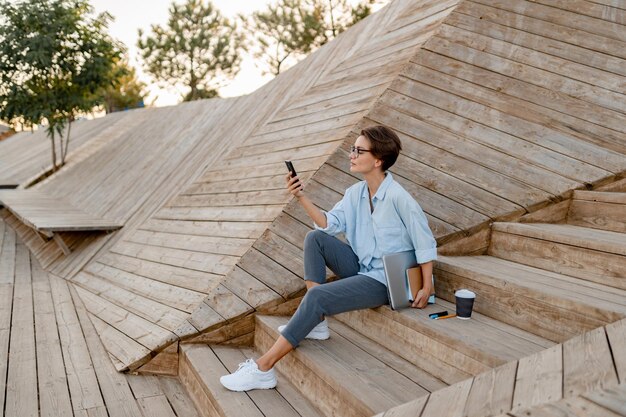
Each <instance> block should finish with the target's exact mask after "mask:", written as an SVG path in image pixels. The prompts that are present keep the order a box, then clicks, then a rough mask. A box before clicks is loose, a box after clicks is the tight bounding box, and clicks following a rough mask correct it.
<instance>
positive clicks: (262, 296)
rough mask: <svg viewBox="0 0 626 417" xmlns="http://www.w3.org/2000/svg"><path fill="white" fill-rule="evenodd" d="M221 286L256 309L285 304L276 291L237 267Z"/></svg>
mask: <svg viewBox="0 0 626 417" xmlns="http://www.w3.org/2000/svg"><path fill="white" fill-rule="evenodd" d="M221 285H223V286H224V287H226V288H228V289H229V290H230V291H232V292H233V294H235V295H237V297H239V298H241V299H242V300H243V301H245V302H246V303H247V304H248V305H250V306H251V307H253V308H255V309H263V308H267V307H269V306H273V305H276V304H279V303H282V302H284V300H285V299H284V298H283V297H281V296H280V295H279V294H278V293H276V292H275V291H274V290H272V289H271V288H269V287H268V286H267V285H265V284H264V283H263V282H261V281H259V280H258V279H256V278H255V277H254V276H253V275H250V274H249V273H247V272H246V271H244V270H243V269H241V268H240V267H239V266H236V267H235V268H234V269H233V270H232V271H231V273H230V274H228V275H227V276H226V278H225V279H224V280H223V281H222V283H221Z"/></svg>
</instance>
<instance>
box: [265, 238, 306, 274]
mask: <svg viewBox="0 0 626 417" xmlns="http://www.w3.org/2000/svg"><path fill="white" fill-rule="evenodd" d="M254 248H256V249H257V250H258V251H259V252H261V253H263V254H264V255H266V256H268V257H269V258H272V259H273V260H275V261H276V262H278V263H279V264H281V265H282V266H284V267H285V268H287V269H288V270H289V271H291V272H292V273H294V274H296V275H297V276H299V277H301V278H304V258H303V256H304V252H303V251H302V249H300V248H298V247H297V246H295V245H293V244H291V243H289V242H288V241H286V240H285V239H283V238H281V237H280V236H278V235H277V234H275V233H273V232H272V231H270V230H266V231H265V233H263V235H262V236H261V237H260V238H259V239H258V240H257V241H256V242H255V243H254Z"/></svg>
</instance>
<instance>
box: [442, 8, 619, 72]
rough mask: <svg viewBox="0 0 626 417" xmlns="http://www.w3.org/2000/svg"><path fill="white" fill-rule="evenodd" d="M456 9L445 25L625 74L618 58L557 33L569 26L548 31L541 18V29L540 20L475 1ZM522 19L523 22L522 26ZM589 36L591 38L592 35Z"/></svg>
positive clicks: (545, 23) (546, 23)
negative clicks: (539, 28)
mask: <svg viewBox="0 0 626 417" xmlns="http://www.w3.org/2000/svg"><path fill="white" fill-rule="evenodd" d="M456 12H457V13H453V14H452V15H451V16H450V17H449V18H448V19H447V20H446V24H449V25H453V26H456V27H459V28H463V29H466V30H470V31H472V32H477V33H481V34H483V35H486V36H490V37H492V38H496V39H499V40H503V41H506V42H509V43H513V44H519V45H522V46H526V47H528V48H530V49H533V50H536V51H540V52H544V53H547V54H550V55H554V56H558V57H560V58H564V59H568V60H570V61H574V62H578V63H582V64H584V63H587V64H588V65H589V66H592V67H594V68H598V69H602V70H604V71H609V72H613V73H616V74H621V75H626V72H625V70H624V68H620V67H621V65H620V62H621V60H620V59H619V58H618V57H616V56H610V55H608V54H602V53H598V52H596V51H594V50H592V49H590V48H589V47H586V48H583V47H582V45H581V43H579V42H578V43H577V42H576V41H575V40H572V39H571V38H570V37H568V36H559V35H560V34H561V33H562V32H563V31H565V30H567V29H568V28H564V27H561V28H560V29H561V30H560V31H557V30H553V31H550V30H549V27H550V26H552V27H554V25H551V24H550V23H548V22H545V21H543V22H541V23H543V26H544V29H543V31H542V30H537V29H536V28H535V27H536V26H538V23H539V22H540V21H538V20H536V19H533V18H531V17H529V16H521V15H515V14H513V13H509V12H507V11H505V10H500V9H496V8H493V7H489V6H486V5H482V4H477V3H465V4H462V5H460V6H459V7H458V8H457V9H456ZM524 21H525V22H526V25H524V26H522V25H523V22H524ZM546 27H547V28H548V30H546ZM519 30H523V31H525V32H526V35H525V36H522V37H519V38H518V36H519V35H520V33H519ZM589 35H590V37H592V35H591V34H589ZM605 39H606V38H605ZM607 43H608V42H607ZM609 47H610V46H609ZM616 52H617V51H616ZM618 53H619V52H618Z"/></svg>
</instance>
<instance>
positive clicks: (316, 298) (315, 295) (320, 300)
mask: <svg viewBox="0 0 626 417" xmlns="http://www.w3.org/2000/svg"><path fill="white" fill-rule="evenodd" d="M324 293H325V291H324V289H323V288H322V286H321V285H316V286H314V287H312V288H310V289H309V290H307V292H306V294H305V295H304V298H303V299H302V302H303V303H306V304H307V306H308V307H310V308H313V309H314V310H319V309H322V308H323V305H324V298H325V296H324Z"/></svg>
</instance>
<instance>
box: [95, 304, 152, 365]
mask: <svg viewBox="0 0 626 417" xmlns="http://www.w3.org/2000/svg"><path fill="white" fill-rule="evenodd" d="M88 318H89V320H90V321H91V323H92V324H93V326H94V328H95V329H96V332H97V333H98V336H99V337H100V340H101V343H102V344H103V346H104V348H105V349H106V351H107V356H108V359H109V360H110V361H111V363H112V364H113V366H114V367H115V369H116V370H118V371H120V372H121V371H125V370H128V369H129V368H130V369H136V368H138V367H140V366H141V365H143V364H144V363H146V362H148V361H149V360H150V349H147V348H146V347H145V346H143V345H141V344H140V343H139V342H137V341H135V340H133V339H132V338H130V337H128V336H127V335H125V334H124V333H122V332H121V331H119V330H118V329H116V328H115V327H113V326H111V325H110V324H108V323H106V322H105V321H103V320H101V319H99V318H98V317H97V316H94V315H93V314H88Z"/></svg>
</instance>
